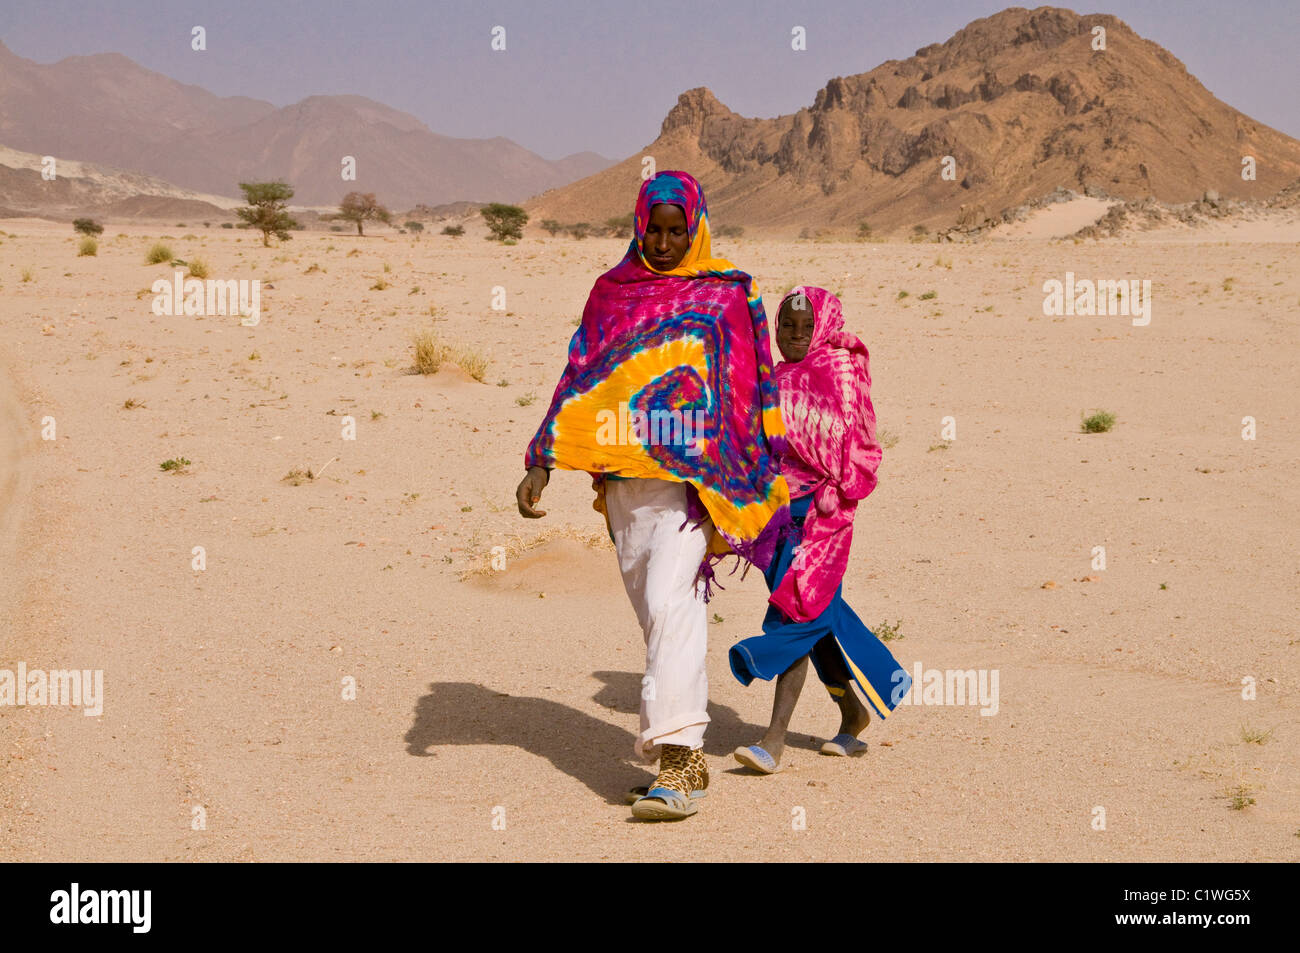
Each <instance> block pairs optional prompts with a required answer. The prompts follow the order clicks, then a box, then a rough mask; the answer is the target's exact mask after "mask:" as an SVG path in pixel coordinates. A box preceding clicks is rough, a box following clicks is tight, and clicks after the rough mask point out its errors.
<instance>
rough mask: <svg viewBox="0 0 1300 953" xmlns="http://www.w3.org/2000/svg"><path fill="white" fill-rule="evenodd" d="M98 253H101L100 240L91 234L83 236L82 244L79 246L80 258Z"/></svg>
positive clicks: (78, 255) (78, 253)
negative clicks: (96, 239)
mask: <svg viewBox="0 0 1300 953" xmlns="http://www.w3.org/2000/svg"><path fill="white" fill-rule="evenodd" d="M98 254H99V242H97V241H95V240H94V239H93V238H91V237H90V236H89V235H87V236H86V237H85V238H83V239H82V240H81V244H80V245H78V246H77V257H78V258H85V257H87V256H91V257H93V256H95V255H98Z"/></svg>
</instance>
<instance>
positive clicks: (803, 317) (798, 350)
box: [776, 294, 813, 364]
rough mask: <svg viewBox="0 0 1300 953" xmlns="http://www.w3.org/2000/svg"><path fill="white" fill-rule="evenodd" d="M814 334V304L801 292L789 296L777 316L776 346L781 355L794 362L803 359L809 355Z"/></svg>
mask: <svg viewBox="0 0 1300 953" xmlns="http://www.w3.org/2000/svg"><path fill="white" fill-rule="evenodd" d="M812 336H813V312H812V305H810V304H809V303H808V299H807V298H806V297H804V296H803V295H801V294H798V295H795V296H794V297H792V298H787V299H786V300H785V303H784V304H782V305H781V310H780V311H779V312H778V313H777V316H776V346H777V347H778V348H779V349H780V351H781V356H782V357H783V358H785V359H786V360H787V361H789V362H790V363H792V364H793V363H797V362H798V361H802V360H803V359H804V358H805V357H807V356H808V345H810V344H811V343H812Z"/></svg>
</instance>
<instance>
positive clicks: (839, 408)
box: [768, 285, 883, 622]
mask: <svg viewBox="0 0 1300 953" xmlns="http://www.w3.org/2000/svg"><path fill="white" fill-rule="evenodd" d="M798 295H802V296H803V297H804V299H805V300H806V301H807V302H808V305H809V306H810V307H811V308H812V312H813V335H812V342H811V343H810V344H809V345H808V353H807V355H806V356H805V357H804V359H803V360H801V361H797V362H793V363H792V362H789V361H782V362H781V363H780V364H778V365H777V366H776V379H777V385H778V387H779V388H780V391H781V416H782V418H783V419H784V420H785V427H786V440H787V446H786V451H785V453H784V455H783V456H782V458H781V470H782V474H783V475H784V476H785V478H786V482H787V483H788V484H789V485H790V495H791V497H800V496H805V495H807V494H809V493H811V494H813V505H812V506H810V507H809V509H808V515H807V517H806V518H805V519H804V524H803V536H802V540H801V542H800V543H799V547H798V549H797V551H796V552H795V556H794V559H793V561H792V562H791V564H790V569H789V570H788V571H787V572H786V574H785V576H784V578H783V579H782V580H781V582H780V584H779V585H778V586H777V588H776V591H775V592H773V593H772V596H771V598H770V599H769V600H768V601H769V602H771V604H772V605H774V606H776V607H777V608H779V609H780V610H781V611H782V612H784V613H785V614H786V615H787V616H789V617H790V618H792V619H794V620H795V621H796V622H807V621H809V620H811V619H815V618H816V617H817V616H819V615H821V613H822V612H823V611H824V610H825V609H826V607H827V605H829V604H830V601H831V599H832V598H834V596H835V590H836V589H838V588H839V585H840V582H841V581H842V580H843V578H844V570H845V569H847V568H848V564H849V547H850V546H851V544H852V542H853V517H854V514H855V513H856V511H857V507H858V500H862V499H865V498H866V497H867V495H868V494H870V493H871V491H872V490H874V489H875V488H876V468H877V467H878V466H879V465H880V460H881V457H882V455H883V452H882V450H881V447H880V444H879V443H878V442H877V440H876V411H875V408H874V407H872V405H871V372H870V370H869V369H868V358H869V355H868V353H867V348H866V345H864V344H863V343H862V342H861V341H860V340H859V339H858V337H857V336H856V335H854V334H852V333H850V332H848V331H845V330H844V317H843V315H842V314H841V311H840V301H839V299H838V298H836V297H835V295H833V294H831V293H830V292H829V291H826V290H825V289H823V288H809V287H804V286H802V285H800V286H798V287H796V288H794V289H792V290H791V291H790V293H789V294H787V295H786V296H785V298H784V299H782V302H781V304H782V305H784V304H785V302H786V301H787V300H789V299H790V298H794V297H796V296H798ZM777 314H778V316H779V314H780V311H779V310H778V312H777ZM778 320H779V317H778Z"/></svg>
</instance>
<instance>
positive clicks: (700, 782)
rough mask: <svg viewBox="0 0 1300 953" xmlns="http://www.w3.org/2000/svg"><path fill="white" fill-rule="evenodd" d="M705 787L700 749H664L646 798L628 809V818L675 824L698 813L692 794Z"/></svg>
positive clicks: (706, 779) (706, 772) (706, 776)
mask: <svg viewBox="0 0 1300 953" xmlns="http://www.w3.org/2000/svg"><path fill="white" fill-rule="evenodd" d="M708 786H709V766H708V764H707V763H706V762H705V760H704V751H703V749H701V748H687V747H686V746H685V745H664V746H663V747H662V748H661V749H660V754H659V776H658V777H656V778H655V780H654V783H653V784H651V785H650V789H649V791H648V792H647V793H646V796H645V797H643V798H641V799H640V800H638V801H637V802H636V803H635V804H633V805H632V816H633V817H639V818H642V819H643V820H647V821H667V820H677V819H679V818H683V817H690V816H691V815H692V814H694V813H695V812H696V811H698V810H699V804H698V803H696V802H697V800H698V799H697V798H695V797H692V795H693V794H694V793H695V792H696V791H703V790H704V789H705V788H707V787H708Z"/></svg>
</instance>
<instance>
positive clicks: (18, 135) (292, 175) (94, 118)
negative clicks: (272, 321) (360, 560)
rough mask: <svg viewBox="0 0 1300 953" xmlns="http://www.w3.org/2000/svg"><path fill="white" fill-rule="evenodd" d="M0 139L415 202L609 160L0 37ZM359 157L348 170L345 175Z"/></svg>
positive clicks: (204, 183) (198, 173)
mask: <svg viewBox="0 0 1300 953" xmlns="http://www.w3.org/2000/svg"><path fill="white" fill-rule="evenodd" d="M0 145H2V146H7V147H9V148H10V149H13V150H17V151H20V152H28V153H35V154H36V155H38V156H40V155H52V156H55V157H58V158H60V159H75V160H83V161H85V162H87V163H93V164H96V165H99V166H108V167H110V168H112V169H121V170H129V171H131V172H139V173H146V174H148V175H151V176H155V177H158V178H160V179H164V180H166V181H167V182H170V183H172V185H174V186H179V187H180V188H181V189H189V190H194V191H197V192H204V193H211V194H214V195H218V196H231V197H234V198H238V197H240V192H239V188H238V183H239V182H241V181H249V180H268V179H275V178H280V179H284V180H285V181H287V182H289V183H291V184H292V185H293V186H294V188H295V195H294V198H293V201H294V203H295V204H302V205H328V206H333V205H337V204H338V203H339V201H340V199H341V198H342V197H343V195H344V194H346V193H347V192H349V191H353V190H357V191H362V192H374V193H375V194H376V196H377V197H378V198H379V200H380V201H381V202H383V203H385V204H386V205H387V206H388V207H389V208H392V209H394V210H397V209H406V208H410V207H412V206H415V205H417V204H421V203H423V204H425V205H431V206H432V205H439V204H443V203H448V202H454V201H461V200H468V201H481V202H491V201H510V202H515V201H521V200H523V199H525V198H527V197H528V196H530V195H534V194H536V193H538V192H541V191H542V190H544V189H548V188H553V187H556V186H560V185H564V184H566V183H568V182H572V181H574V180H575V179H579V178H582V177H583V176H587V175H590V174H592V173H593V172H597V171H599V170H601V169H603V168H606V167H608V166H609V165H611V164H612V163H611V160H609V159H606V158H604V157H603V156H599V155H596V154H595V153H593V152H581V153H577V154H575V155H571V156H567V157H565V158H563V159H558V160H554V161H552V160H548V159H543V158H542V157H541V156H539V155H537V154H535V153H533V152H530V151H529V150H527V149H525V148H524V147H523V146H521V145H519V144H518V143H515V142H512V141H511V140H509V139H504V138H500V137H498V138H494V139H457V138H453V137H451V136H442V135H438V134H437V133H435V132H433V131H431V130H430V129H429V128H428V127H427V126H425V125H424V124H423V123H422V122H420V121H419V120H418V119H416V118H415V117H414V116H410V115H408V114H407V113H403V112H399V111H398V110H396V109H391V108H389V107H387V106H384V105H383V104H381V103H377V102H374V101H373V100H369V99H366V98H365V97H363V96H311V97H308V98H307V99H304V100H302V101H301V102H298V103H294V104H293V105H291V106H286V107H284V108H277V107H276V106H274V105H272V104H271V103H267V102H262V101H261V100H257V99H249V98H247V97H243V96H229V97H221V96H215V95H213V94H212V93H210V92H208V91H207V90H204V89H201V88H200V87H198V86H190V85H186V84H184V83H179V82H177V81H176V80H173V79H170V78H169V77H167V76H163V75H162V74H160V73H155V72H153V71H152V70H148V69H145V68H144V67H142V66H140V65H139V64H137V63H135V62H133V61H132V60H130V59H128V58H127V57H125V56H122V55H120V54H117V53H103V54H97V55H94V56H71V57H68V58H66V59H62V60H60V61H58V62H57V63H52V64H49V65H43V64H40V63H36V62H33V61H32V60H28V59H24V58H23V57H21V56H17V55H16V54H14V53H13V52H12V51H10V50H9V49H8V47H6V46H5V45H4V44H3V43H0ZM344 156H353V157H355V159H356V165H357V178H356V181H344V180H343V179H342V177H341V170H342V160H343V157H344Z"/></svg>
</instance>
